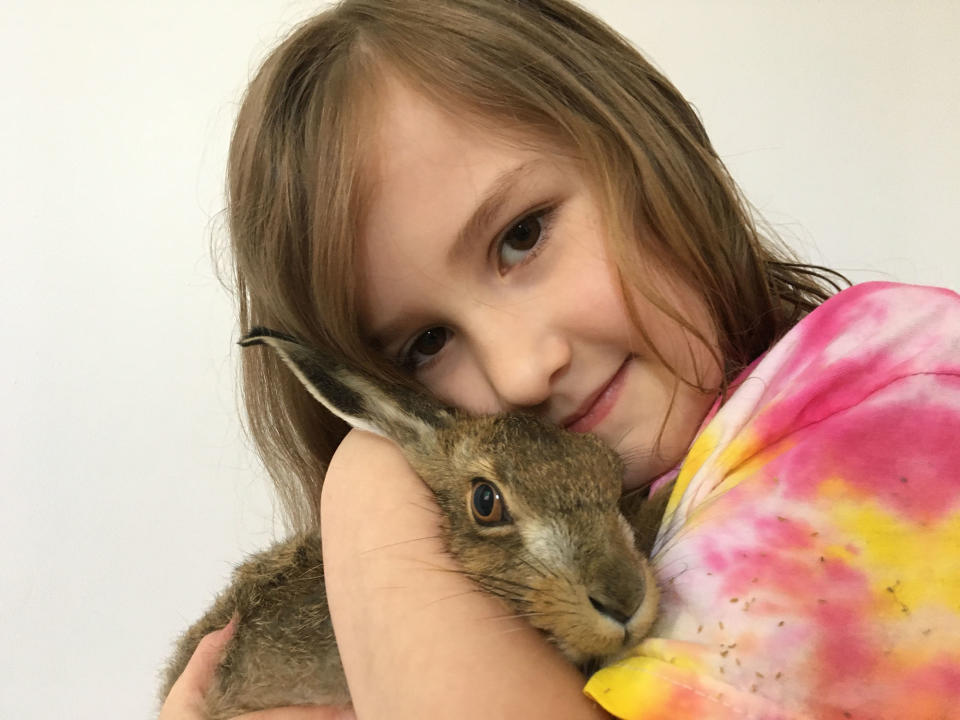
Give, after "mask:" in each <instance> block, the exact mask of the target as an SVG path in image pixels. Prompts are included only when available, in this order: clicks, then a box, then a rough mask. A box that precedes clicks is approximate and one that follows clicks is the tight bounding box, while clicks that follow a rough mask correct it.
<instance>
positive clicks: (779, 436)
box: [585, 283, 960, 720]
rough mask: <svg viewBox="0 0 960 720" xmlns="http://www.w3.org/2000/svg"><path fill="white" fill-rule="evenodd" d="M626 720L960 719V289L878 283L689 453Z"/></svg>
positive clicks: (793, 344)
mask: <svg viewBox="0 0 960 720" xmlns="http://www.w3.org/2000/svg"><path fill="white" fill-rule="evenodd" d="M653 560H654V565H655V568H656V572H657V575H658V579H659V583H660V586H661V588H662V592H663V599H662V612H661V617H660V619H659V620H658V622H657V623H656V625H655V627H654V629H653V633H652V635H651V637H650V638H649V639H648V640H646V641H645V642H644V643H643V644H642V645H641V646H640V647H639V648H638V650H637V652H636V654H635V655H633V656H631V657H629V658H627V659H625V660H623V661H621V662H620V663H618V664H616V665H614V666H611V667H609V668H605V669H604V670H601V671H600V672H598V673H597V674H595V675H594V676H593V677H592V678H591V679H590V681H589V683H588V684H587V687H586V688H585V691H586V692H587V694H588V695H590V696H591V697H593V698H595V699H596V700H597V701H598V702H600V703H601V704H602V705H603V706H604V707H605V708H606V709H607V710H608V711H609V712H611V713H612V714H614V715H616V716H618V717H622V718H636V719H638V720H639V719H640V718H642V719H643V720H656V719H658V718H664V719H666V718H670V719H671V720H682V719H684V718H738V719H743V718H764V719H771V720H772V719H774V718H829V719H833V718H836V719H837V720H845V719H847V718H864V719H865V718H869V719H871V720H880V719H885V718H890V719H891V720H892V719H894V718H896V719H897V720H903V719H904V718H910V719H911V720H914V719H915V720H925V719H928V718H929V719H931V720H932V719H933V718H938V719H939V718H953V717H956V718H960V296H958V295H957V294H955V293H953V292H951V291H949V290H943V289H937V288H925V287H914V286H905V285H896V284H892V283H867V284H863V285H858V286H855V287H853V288H850V289H848V290H845V291H844V292H842V293H840V294H838V295H837V296H835V297H834V298H832V299H830V300H829V301H827V302H826V303H824V304H823V305H822V306H820V307H819V308H818V309H817V310H815V311H814V312H813V313H811V314H810V315H809V316H807V317H806V318H805V319H804V320H803V321H802V322H800V323H799V324H798V325H797V326H796V327H795V328H794V329H793V330H791V331H790V333H788V334H787V335H786V337H784V338H783V340H781V341H780V342H779V343H777V344H776V346H774V347H773V348H772V349H771V350H770V351H769V352H768V353H767V354H766V355H765V356H764V357H763V358H762V359H761V360H760V361H759V362H757V363H756V364H755V365H754V366H753V367H752V368H751V369H750V370H749V371H748V372H747V373H745V374H744V377H743V378H742V379H741V380H740V381H739V383H738V385H737V387H736V390H735V391H734V392H733V394H732V395H731V396H730V398H729V400H727V402H726V403H725V404H724V405H723V406H722V407H721V408H720V409H719V411H717V412H716V414H715V415H714V416H713V417H712V418H709V419H708V421H707V422H706V423H705V425H704V427H703V429H702V430H701V432H700V434H699V435H698V437H697V440H696V441H695V442H694V444H693V446H692V447H691V450H690V452H689V454H688V456H687V458H686V459H685V461H684V463H683V465H682V466H681V468H680V472H679V477H678V479H677V483H676V486H675V489H674V491H673V494H672V497H671V500H670V505H669V507H668V509H667V515H666V517H665V519H664V523H663V526H662V527H661V530H660V534H659V537H658V540H657V545H656V548H655V552H654V557H653Z"/></svg>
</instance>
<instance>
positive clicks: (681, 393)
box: [161, 0, 960, 720]
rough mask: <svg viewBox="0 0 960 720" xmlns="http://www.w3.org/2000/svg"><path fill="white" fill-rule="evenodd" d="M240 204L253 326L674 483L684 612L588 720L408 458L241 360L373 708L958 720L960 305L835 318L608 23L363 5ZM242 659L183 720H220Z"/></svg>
mask: <svg viewBox="0 0 960 720" xmlns="http://www.w3.org/2000/svg"><path fill="white" fill-rule="evenodd" d="M229 207H230V230H231V238H232V241H233V255H234V260H235V263H236V271H237V275H236V281H237V287H238V297H239V302H240V326H241V328H248V327H250V326H253V325H265V326H268V327H271V328H275V329H278V330H281V331H283V332H286V333H289V334H291V335H295V336H297V337H299V338H301V339H302V340H303V341H305V342H307V343H310V344H314V345H317V346H321V347H325V348H329V349H331V350H333V351H335V352H337V353H339V354H341V355H343V356H345V357H347V358H349V360H350V361H351V362H353V363H356V364H357V365H358V366H361V367H364V368H366V369H367V370H368V371H370V372H373V373H375V374H377V375H380V376H382V377H385V378H387V379H390V380H392V381H394V382H404V383H410V384H413V385H415V386H418V387H421V388H423V389H424V390H425V391H426V392H429V393H431V394H433V395H435V396H437V397H438V398H440V399H441V400H443V401H445V402H447V403H449V404H452V405H456V406H459V407H463V408H466V409H468V410H471V411H474V412H478V413H486V412H497V411H501V410H516V409H521V410H526V411H530V412H533V413H537V414H540V415H542V416H545V417H547V418H549V419H550V420H553V421H555V422H557V423H559V424H562V425H564V426H566V427H568V428H570V429H571V430H573V431H576V432H594V433H596V434H597V435H599V436H600V437H601V438H602V439H603V440H604V441H606V442H607V443H609V444H610V445H611V446H612V447H613V448H614V449H616V450H617V451H618V452H619V453H620V454H621V455H622V456H623V457H624V459H625V464H626V474H625V477H624V489H625V490H640V491H646V490H647V489H648V488H650V487H655V488H664V487H667V488H669V487H670V486H671V485H672V487H673V489H672V494H671V497H670V503H669V505H668V508H667V512H666V515H665V517H664V522H663V525H662V527H661V529H660V533H659V536H658V540H657V545H656V548H655V551H654V554H653V561H654V565H655V567H656V568H657V572H658V579H659V581H660V584H661V588H662V594H663V601H662V610H661V618H660V620H658V622H657V625H656V626H655V628H654V631H653V633H652V636H651V638H649V639H648V640H647V641H645V642H644V643H643V644H642V645H641V646H640V648H639V649H638V650H637V652H636V654H635V655H633V656H632V657H630V658H627V659H625V660H624V661H622V662H621V663H619V664H618V665H616V666H614V667H612V668H609V669H607V670H604V671H601V673H598V674H597V675H595V676H594V677H593V678H591V679H590V681H589V684H588V685H587V687H586V694H584V687H583V684H584V681H583V678H582V677H580V676H579V674H578V673H577V672H576V671H575V670H574V669H573V668H572V667H570V666H569V665H568V664H567V663H566V662H565V661H564V660H563V659H562V658H561V657H560V656H559V655H558V654H557V653H556V652H555V651H554V650H553V649H552V648H551V647H550V646H549V645H548V644H547V643H546V642H545V641H544V640H543V638H541V637H540V636H539V635H538V634H537V633H536V632H534V631H533V630H532V629H530V628H529V626H527V625H526V624H525V623H524V622H523V620H522V619H517V618H504V617H503V608H502V606H500V605H499V604H498V601H497V600H495V599H494V598H491V597H488V596H487V595H485V594H483V593H481V592H478V591H476V589H475V588H473V587H472V586H471V585H470V583H469V581H467V580H465V579H464V578H463V577H461V576H460V575H458V574H456V573H453V572H438V569H452V567H453V566H452V561H451V560H450V559H449V558H447V557H445V556H444V554H443V552H442V550H441V549H440V547H439V546H438V543H437V542H436V540H435V536H436V534H437V519H436V514H435V508H434V506H433V504H432V500H431V498H430V496H429V494H428V493H427V492H426V491H425V489H424V487H423V485H422V483H421V482H420V481H419V479H418V478H417V477H416V476H415V475H414V474H413V473H412V471H411V470H410V469H409V467H408V466H407V465H406V463H405V462H404V461H403V459H402V458H401V457H400V455H399V452H398V451H397V450H396V449H395V448H394V447H393V446H392V445H390V444H389V443H388V442H386V441H384V440H382V439H380V438H377V437H374V436H371V435H369V434H366V433H362V432H350V433H349V434H348V433H347V428H346V427H345V426H344V425H343V424H342V423H341V422H340V421H338V420H337V419H335V418H333V417H332V416H329V415H328V414H327V413H326V411H325V410H324V409H323V408H322V407H321V406H320V405H319V404H318V403H316V402H315V401H314V400H313V399H312V398H311V397H310V396H309V395H308V394H307V393H306V392H304V391H303V389H302V387H301V386H300V384H299V383H298V382H297V381H296V380H295V379H294V378H292V377H291V376H290V374H289V372H288V371H287V370H286V369H285V368H283V367H282V366H280V364H279V363H278V362H277V361H276V360H275V359H274V357H273V356H272V355H270V354H269V353H260V352H245V353H244V354H243V355H242V358H243V377H244V390H245V402H246V404H247V410H248V416H249V420H250V424H251V427H252V430H253V433H254V436H255V437H256V439H257V442H258V445H259V447H260V450H261V453H262V455H263V457H264V460H265V462H266V463H267V466H268V468H269V469H270V471H271V474H272V475H273V477H274V478H275V479H276V481H277V485H278V489H279V491H280V495H281V497H282V498H283V500H284V503H285V507H286V509H287V511H288V513H289V516H290V519H291V523H292V524H293V525H294V526H295V527H297V528H310V527H316V525H317V524H318V523H319V524H320V527H321V528H322V532H323V538H324V552H325V557H324V562H325V572H326V578H325V582H326V586H327V590H328V595H329V601H330V606H331V612H332V614H333V618H334V624H335V627H336V631H337V636H338V641H339V644H340V649H341V654H342V657H343V662H344V667H345V669H346V672H347V676H348V679H349V682H350V688H351V694H352V697H353V699H354V707H355V710H356V713H357V714H358V715H359V716H360V717H374V718H376V717H387V716H389V717H400V718H403V717H417V718H420V717H428V718H434V717H438V718H439V717H444V718H445V717H456V718H471V717H483V718H490V717H525V718H534V717H544V718H559V717H571V718H577V717H584V718H587V717H605V716H607V712H608V711H609V712H611V713H614V714H616V715H618V716H621V717H643V718H659V717H664V718H666V717H670V718H683V717H690V718H693V717H697V718H700V717H711V718H721V717H737V718H743V717H765V718H767V717H769V718H773V717H784V718H787V717H810V716H813V717H837V718H842V717H870V718H878V717H890V718H902V717H946V716H949V714H950V712H954V711H953V710H952V708H954V707H956V706H957V703H958V702H960V695H958V692H960V691H958V690H957V689H956V688H958V687H960V651H958V650H957V649H956V648H958V647H960V620H958V610H960V571H958V569H957V567H956V565H957V563H956V562H955V561H954V560H952V558H951V555H950V553H952V554H953V556H954V557H955V555H956V549H957V547H958V544H960V519H958V518H960V487H958V483H957V482H956V474H957V468H958V467H960V450H958V449H957V443H956V442H955V439H956V438H957V437H960V360H958V358H960V332H958V328H960V300H958V298H957V296H956V295H954V294H952V293H949V292H947V291H940V290H934V289H925V288H913V287H905V286H895V285H889V284H872V285H866V286H858V287H855V288H851V289H849V290H845V291H843V292H841V293H839V294H838V295H836V296H835V297H832V298H831V295H832V294H833V293H834V292H835V291H836V290H838V289H839V284H842V278H840V277H839V276H837V275H835V274H834V273H831V272H830V271H827V270H824V269H822V268H817V267H813V266H809V265H804V264H801V263H799V262H797V261H796V260H794V259H793V258H792V257H791V256H790V254H789V253H788V252H786V251H785V250H784V249H782V248H780V247H779V246H778V245H777V244H775V243H774V242H773V240H772V239H771V238H767V237H764V236H763V235H761V234H760V232H758V230H757V228H756V227H755V225H754V223H753V221H752V220H751V216H750V213H749V211H748V209H747V207H746V205H745V203H744V201H743V200H742V199H741V197H740V196H739V194H738V192H737V189H736V187H735V185H734V184H733V182H732V181H731V179H730V178H729V176H728V175H727V173H726V170H725V168H724V167H723V164H722V163H721V162H720V160H719V159H718V157H717V155H716V153H715V152H714V151H713V149H712V147H711V145H710V142H709V140H708V138H707V136H706V134H705V133H704V130H703V128H702V127H701V124H700V122H699V120H698V118H697V116H696V114H695V113H694V111H693V110H692V109H691V107H690V106H689V105H688V104H687V103H686V102H685V100H684V99H683V97H682V96H681V95H680V94H679V93H678V92H677V91H676V89H674V88H673V87H672V85H671V84H670V83H669V82H668V81H667V80H666V79H665V78H664V77H663V76H662V75H660V74H659V73H658V72H657V71H656V70H655V69H654V68H652V67H651V66H650V65H649V63H647V62H646V61H645V60H644V59H643V58H642V57H641V56H640V55H639V54H637V52H636V51H635V50H633V49H632V48H631V47H630V46H629V44H628V43H626V42H625V41H624V40H623V39H622V38H620V37H619V36H618V35H616V33H614V32H613V31H612V30H611V29H609V28H608V27H606V26H604V25H603V24H602V23H600V22H599V21H598V20H597V19H595V18H593V17H592V16H590V15H589V14H587V13H585V12H584V11H582V10H579V9H578V8H577V7H575V6H573V5H569V4H567V3H566V2H563V1H562V0H525V1H524V2H520V1H519V0H456V1H454V0H443V1H439V0H430V1H429V2H426V1H424V0H420V1H415V0H394V1H392V2H387V1H385V0H379V1H377V0H347V1H346V2H344V3H343V4H341V5H340V6H338V7H337V8H335V9H333V10H330V11H327V12H325V13H323V14H321V15H320V16H318V17H316V18H314V19H313V20H311V21H309V22H307V23H305V24H304V25H303V26H301V27H300V28H299V29H298V30H297V31H296V32H294V33H293V34H292V35H291V36H290V37H289V38H288V39H287V40H286V41H285V42H284V43H283V44H282V45H281V46H280V47H279V48H278V49H277V50H276V51H274V53H273V54H272V55H271V56H270V57H269V58H268V60H267V61H266V62H265V64H264V65H263V67H262V68H261V70H260V71H259V73H258V75H257V76H256V78H255V79H254V81H253V82H252V83H251V85H250V88H249V90H248V92H247V95H246V98H245V100H244V103H243V106H242V108H241V111H240V115H239V117H238V120H237V126H236V131H235V134H234V139H233V144H232V147H231V155H230V170H229ZM828 298H830V299H829V300H828ZM691 444H692V446H691ZM321 500H322V502H321ZM230 632H231V630H230V627H229V626H228V628H226V629H224V630H223V631H221V632H219V633H214V634H212V635H211V636H208V638H207V640H206V641H205V642H204V643H202V644H201V646H200V647H199V648H198V650H197V653H196V655H195V657H194V659H193V661H191V663H190V665H189V666H188V667H187V669H186V670H185V672H184V674H183V676H182V677H181V679H180V681H179V682H178V683H177V684H176V685H175V686H174V689H173V691H171V694H170V697H169V698H168V700H167V703H166V704H165V706H164V708H163V711H162V713H161V717H162V718H164V719H165V720H169V719H170V718H194V717H198V714H197V713H198V710H197V708H198V707H199V706H198V698H199V697H200V696H201V695H202V692H203V689H204V687H205V684H206V683H209V681H210V677H211V675H212V672H213V668H214V666H215V664H216V660H217V657H218V652H219V649H220V648H222V647H223V645H224V643H225V642H226V641H227V639H228V638H229V634H230ZM597 703H599V704H600V705H598V704H597ZM601 705H602V706H603V708H605V709H601V707H600V706H601ZM339 712H340V710H337V709H333V708H281V709H277V710H272V711H267V712H265V713H255V714H253V715H251V716H249V717H257V718H296V717H304V718H306V717H311V718H314V717H316V718H320V717H333V716H336V714H337V713H339ZM343 712H346V713H348V714H349V712H350V711H349V710H347V711H343Z"/></svg>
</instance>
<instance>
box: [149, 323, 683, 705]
mask: <svg viewBox="0 0 960 720" xmlns="http://www.w3.org/2000/svg"><path fill="white" fill-rule="evenodd" d="M258 340H260V341H261V342H265V343H266V344H270V345H272V346H273V347H274V348H275V349H277V350H278V351H279V352H280V353H281V355H282V356H283V357H284V359H285V360H287V362H288V364H290V365H291V367H293V368H294V371H295V372H296V373H297V375H298V377H300V378H301V379H302V380H303V381H304V383H305V384H306V385H307V386H308V388H310V389H311V392H313V393H314V394H315V395H316V396H317V397H318V399H320V400H321V402H324V404H325V405H327V406H328V407H330V408H331V409H332V410H333V411H334V412H337V413H338V414H341V416H342V417H346V418H347V419H348V420H351V421H352V422H354V423H355V424H357V425H359V426H363V427H371V428H374V429H378V430H380V431H382V432H383V433H384V434H386V435H388V436H390V437H392V438H393V439H394V440H395V441H397V443H398V444H399V445H400V448H401V450H402V451H403V453H404V455H405V456H406V458H407V460H408V461H409V462H410V464H411V466H412V467H413V469H414V470H415V471H416V472H417V473H418V474H419V475H420V477H421V478H423V480H424V482H425V483H426V484H427V486H428V487H429V488H430V489H431V490H432V492H433V494H434V496H435V498H436V500H437V503H438V504H439V506H440V509H441V511H442V513H441V517H442V523H441V525H442V528H443V530H442V533H443V539H444V541H445V545H446V547H447V549H448V550H449V552H450V553H451V554H452V555H453V556H454V557H455V558H456V559H457V561H458V562H459V564H460V565H461V567H462V568H463V572H464V574H465V575H466V576H468V577H470V578H471V579H472V580H473V581H475V582H476V583H477V584H478V585H479V586H480V587H481V588H483V589H484V590H486V591H488V592H490V593H492V594H494V595H496V596H498V597H500V598H502V599H503V601H504V602H505V603H506V604H507V606H508V607H509V608H510V609H511V610H512V611H513V612H515V613H517V614H522V615H524V616H526V617H527V618H528V620H529V621H530V623H531V624H532V625H534V627H536V628H538V629H540V630H542V631H543V632H544V633H545V636H546V637H547V638H548V639H549V640H550V641H551V642H553V643H554V644H555V645H556V646H557V647H558V648H559V649H560V650H561V651H562V652H563V653H564V654H565V655H566V656H567V657H568V658H569V659H570V660H571V661H573V662H574V663H577V664H581V665H583V664H586V663H596V662H599V661H602V660H603V659H605V658H608V657H611V656H615V655H617V654H619V653H622V652H624V651H625V650H627V649H628V648H629V647H630V646H632V645H634V644H636V643H637V642H639V641H640V639H641V638H642V637H643V635H644V634H645V633H646V632H647V630H648V629H649V627H650V625H651V624H652V622H653V620H654V615H655V612H656V605H657V588H656V585H655V583H654V581H653V577H652V574H651V572H650V570H649V567H648V565H647V563H646V560H645V558H644V556H643V553H642V552H641V551H646V550H647V549H648V548H649V546H650V544H651V542H652V535H653V534H654V533H655V529H656V526H657V524H658V522H659V515H660V513H661V512H662V509H663V503H662V502H660V499H662V498H663V497H665V495H664V494H661V495H660V496H659V497H658V501H657V502H656V503H651V502H649V501H647V500H645V499H641V500H637V499H632V500H631V501H630V502H626V503H625V504H624V510H627V511H628V512H627V514H628V515H629V517H630V519H631V520H632V521H634V522H636V523H639V524H641V525H642V526H643V532H642V534H640V535H637V534H636V533H635V532H634V530H633V529H632V528H631V526H630V524H629V523H628V521H627V520H626V519H625V518H624V515H623V514H621V512H620V511H619V507H618V506H619V500H620V487H621V478H622V466H621V462H620V459H619V458H618V457H617V455H616V454H615V453H613V452H612V451H611V450H610V449H608V448H607V447H606V446H605V445H603V443H601V442H600V441H599V440H598V439H597V438H595V437H593V436H591V435H575V434H572V433H568V432H566V431H564V430H562V429H560V428H558V427H556V426H554V425H551V424H549V423H547V422H545V421H543V420H540V419H537V418H535V417H532V416H527V415H520V414H509V415H497V416H491V417H479V418H478V417H471V416H467V415H465V414H462V413H459V412H456V411H451V410H447V409H443V408H439V407H438V406H433V405H432V404H431V403H429V402H425V401H424V400H423V399H422V398H419V397H417V398H412V397H406V396H404V395H403V394H402V393H399V392H393V391H392V389H390V388H382V387H379V386H377V385H376V384H373V383H372V382H371V381H370V380H369V378H359V377H357V376H355V375H353V374H352V373H351V372H350V371H349V370H346V369H345V368H343V367H342V366H339V365H338V364H337V363H335V362H333V361H330V360H329V359H326V358H322V357H319V358H318V357H317V356H316V355H315V354H313V353H312V352H311V351H309V350H307V349H304V348H302V347H300V346H298V345H296V344H295V343H292V342H291V341H289V340H287V339H283V338H280V339H278V338H277V337H276V336H275V335H273V336H269V335H263V336H260V337H259V338H258ZM318 376H319V377H318ZM318 388H320V389H318ZM477 483H481V484H487V485H489V486H492V487H493V488H495V489H496V490H497V491H498V492H499V495H500V497H501V500H502V503H503V505H504V506H505V507H506V508H507V515H506V516H505V517H506V518H508V521H504V522H501V523H498V524H492V525H490V524H485V523H483V522H480V521H478V518H477V516H476V513H475V506H474V505H473V504H472V503H473V500H472V497H473V490H474V488H475V487H476V485H477ZM234 613H236V614H237V615H238V624H237V629H236V631H235V634H234V636H233V638H232V639H231V641H230V642H229V643H228V645H227V647H226V650H225V653H224V658H223V661H222V663H221V665H220V667H219V670H218V676H217V680H216V682H215V683H214V687H213V689H212V690H211V692H210V693H209V695H208V698H207V701H208V713H209V717H210V718H212V719H213V720H219V719H220V718H227V717H231V716H234V715H237V714H239V713H241V712H247V711H250V710H255V709H260V708H266V707H274V706H278V705H291V704H299V703H317V704H342V703H347V702H349V693H348V691H347V686H346V681H345V678H344V675H343V669H342V667H341V665H340V659H339V654H338V652H337V647H336V642H335V639H334V635H333V629H332V626H331V622H330V616H329V612H328V609H327V603H326V593H325V589H324V583H323V565H322V552H321V545H320V538H319V534H310V535H301V536H297V537H294V538H291V539H289V540H286V541H285V542H281V543H278V544H276V545H274V546H273V547H272V548H270V549H268V550H267V551H265V552H262V553H259V554H257V555H254V556H252V557H251V558H250V559H248V560H247V561H246V562H244V563H243V564H242V565H241V566H240V567H239V568H237V570H236V571H235V573H234V576H233V580H232V583H231V585H230V586H229V587H228V588H227V589H226V590H225V591H223V592H222V593H221V594H220V596H219V597H218V598H217V599H216V601H215V602H214V604H213V607H212V608H211V609H210V610H209V611H208V612H207V614H206V615H205V616H204V617H203V618H202V619H201V620H200V621H198V622H197V623H195V624H194V625H193V626H192V627H191V628H190V629H189V630H188V631H187V632H186V633H185V634H184V636H183V637H182V638H181V640H180V643H179V646H178V649H177V651H176V654H175V656H174V658H173V659H172V660H171V662H170V664H169V667H168V669H167V673H166V682H165V684H164V688H163V690H162V696H163V697H165V696H166V693H167V692H168V691H169V689H170V686H171V685H172V684H173V682H174V680H176V678H177V677H178V676H179V675H180V673H181V672H182V670H183V667H184V666H185V665H186V663H187V661H188V660H189V658H190V656H191V654H192V653H193V650H194V649H195V648H196V645H197V643H198V642H199V641H200V639H201V638H202V637H203V636H204V635H205V634H207V633H208V632H210V631H212V630H215V629H217V628H219V627H223V626H224V625H226V624H227V622H228V621H229V620H230V618H231V616H232V615H233V614H234Z"/></svg>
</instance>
